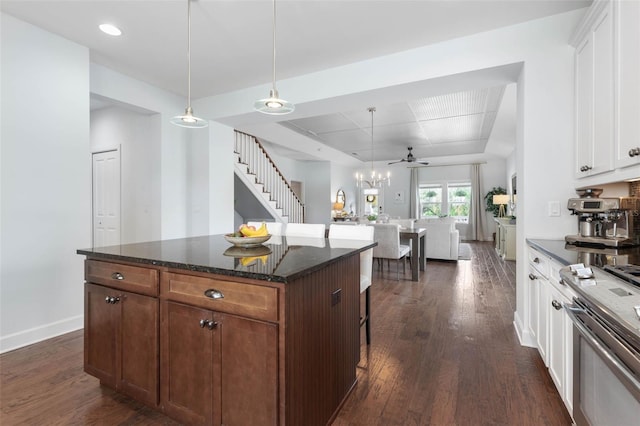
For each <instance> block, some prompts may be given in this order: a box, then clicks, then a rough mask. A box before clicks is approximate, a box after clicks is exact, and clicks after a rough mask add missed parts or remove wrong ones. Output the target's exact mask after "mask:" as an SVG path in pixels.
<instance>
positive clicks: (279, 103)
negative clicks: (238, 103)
mask: <svg viewBox="0 0 640 426" xmlns="http://www.w3.org/2000/svg"><path fill="white" fill-rule="evenodd" d="M253 108H254V109H255V110H256V111H258V112H262V113H264V114H271V115H283V114H289V113H290V112H293V110H294V109H296V107H295V105H293V104H292V103H291V102H288V101H285V100H284V99H280V97H279V95H278V89H276V0H273V86H272V89H271V90H270V91H269V97H268V98H265V99H260V100H259V101H256V103H255V104H253Z"/></svg>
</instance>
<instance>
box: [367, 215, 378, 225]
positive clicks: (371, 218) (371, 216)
mask: <svg viewBox="0 0 640 426" xmlns="http://www.w3.org/2000/svg"><path fill="white" fill-rule="evenodd" d="M377 218H378V216H377V215H375V214H370V215H369V216H367V220H368V221H369V222H371V223H376V219H377Z"/></svg>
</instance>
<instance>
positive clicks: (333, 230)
mask: <svg viewBox="0 0 640 426" xmlns="http://www.w3.org/2000/svg"><path fill="white" fill-rule="evenodd" d="M373 233H374V229H373V226H367V225H358V226H349V225H336V224H331V225H330V226H329V245H331V247H346V246H348V243H347V245H345V242H347V241H352V240H357V241H371V242H373ZM372 275H373V249H368V250H365V251H363V252H361V253H360V294H362V293H363V292H364V316H363V317H362V318H360V327H362V326H363V325H364V326H365V332H366V336H367V345H369V344H370V343H371V313H370V312H371V310H370V308H371V276H372Z"/></svg>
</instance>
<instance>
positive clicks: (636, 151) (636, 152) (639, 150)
mask: <svg viewBox="0 0 640 426" xmlns="http://www.w3.org/2000/svg"><path fill="white" fill-rule="evenodd" d="M636 155H640V148H631V149H630V150H629V157H635V156H636Z"/></svg>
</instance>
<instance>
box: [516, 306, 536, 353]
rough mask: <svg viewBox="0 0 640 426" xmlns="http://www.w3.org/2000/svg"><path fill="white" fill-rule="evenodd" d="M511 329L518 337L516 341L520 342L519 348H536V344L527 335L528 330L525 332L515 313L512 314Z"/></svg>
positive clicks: (531, 337)
mask: <svg viewBox="0 0 640 426" xmlns="http://www.w3.org/2000/svg"><path fill="white" fill-rule="evenodd" d="M513 328H515V330H516V334H517V335H518V340H519V341H520V345H521V346H527V347H529V348H537V347H538V346H537V345H536V342H535V340H534V338H533V336H532V335H531V333H529V330H526V329H525V328H524V327H523V326H522V321H520V316H519V315H518V313H517V312H514V313H513Z"/></svg>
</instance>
